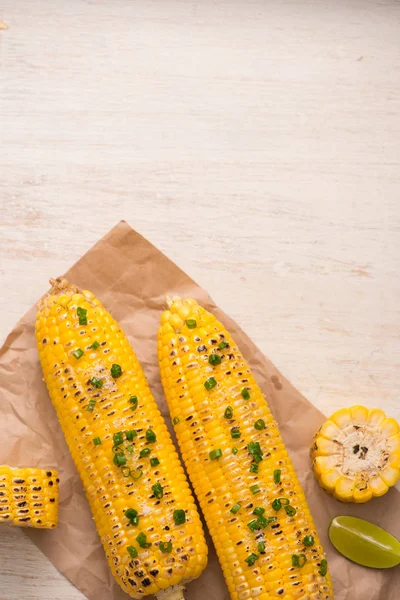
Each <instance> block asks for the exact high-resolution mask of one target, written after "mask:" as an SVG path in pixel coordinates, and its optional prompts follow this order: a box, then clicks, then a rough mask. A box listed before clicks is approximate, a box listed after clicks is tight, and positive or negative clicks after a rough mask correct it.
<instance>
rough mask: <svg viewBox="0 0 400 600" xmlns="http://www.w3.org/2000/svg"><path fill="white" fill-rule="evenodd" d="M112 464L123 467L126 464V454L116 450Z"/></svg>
mask: <svg viewBox="0 0 400 600" xmlns="http://www.w3.org/2000/svg"><path fill="white" fill-rule="evenodd" d="M113 462H114V465H117V467H123V466H125V465H126V456H125V454H123V453H122V452H116V453H115V454H114V458H113Z"/></svg>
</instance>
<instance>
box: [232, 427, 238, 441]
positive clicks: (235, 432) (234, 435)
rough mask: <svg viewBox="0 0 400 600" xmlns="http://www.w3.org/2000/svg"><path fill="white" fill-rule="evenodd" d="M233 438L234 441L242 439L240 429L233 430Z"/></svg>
mask: <svg viewBox="0 0 400 600" xmlns="http://www.w3.org/2000/svg"><path fill="white" fill-rule="evenodd" d="M231 438H232V439H233V440H239V439H240V429H239V428H238V427H234V428H233V429H231Z"/></svg>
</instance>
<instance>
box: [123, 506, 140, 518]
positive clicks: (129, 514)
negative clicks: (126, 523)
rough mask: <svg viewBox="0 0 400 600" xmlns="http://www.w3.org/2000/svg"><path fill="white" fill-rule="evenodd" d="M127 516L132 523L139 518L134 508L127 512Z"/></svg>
mask: <svg viewBox="0 0 400 600" xmlns="http://www.w3.org/2000/svg"><path fill="white" fill-rule="evenodd" d="M125 516H126V517H127V518H128V519H129V520H130V521H131V520H132V519H134V518H135V517H137V516H138V511H137V510H135V509H134V508H128V510H126V511H125Z"/></svg>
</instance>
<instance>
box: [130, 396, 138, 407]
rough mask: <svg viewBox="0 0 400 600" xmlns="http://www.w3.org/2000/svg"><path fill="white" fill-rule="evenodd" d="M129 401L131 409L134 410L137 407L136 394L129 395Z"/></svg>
mask: <svg viewBox="0 0 400 600" xmlns="http://www.w3.org/2000/svg"><path fill="white" fill-rule="evenodd" d="M129 402H130V404H132V406H131V409H132V410H136V409H137V407H138V399H137V397H136V396H131V397H130V398H129Z"/></svg>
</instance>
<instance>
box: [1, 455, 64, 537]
mask: <svg viewBox="0 0 400 600" xmlns="http://www.w3.org/2000/svg"><path fill="white" fill-rule="evenodd" d="M58 482H59V479H58V473H57V472H56V471H52V470H50V469H49V470H45V469H15V468H12V467H7V466H6V465H0V523H9V524H10V525H18V526H20V527H35V528H38V529H53V528H54V527H57V523H58Z"/></svg>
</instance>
